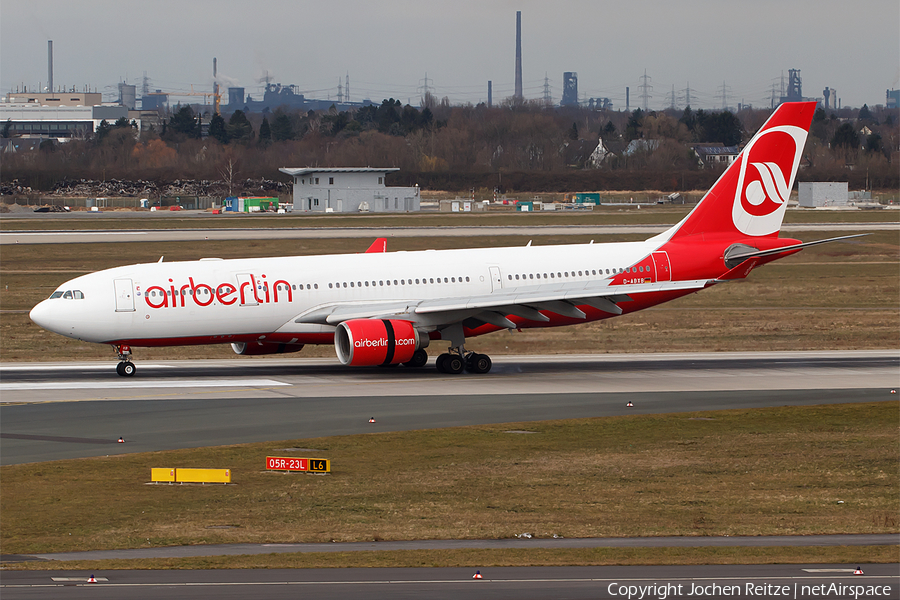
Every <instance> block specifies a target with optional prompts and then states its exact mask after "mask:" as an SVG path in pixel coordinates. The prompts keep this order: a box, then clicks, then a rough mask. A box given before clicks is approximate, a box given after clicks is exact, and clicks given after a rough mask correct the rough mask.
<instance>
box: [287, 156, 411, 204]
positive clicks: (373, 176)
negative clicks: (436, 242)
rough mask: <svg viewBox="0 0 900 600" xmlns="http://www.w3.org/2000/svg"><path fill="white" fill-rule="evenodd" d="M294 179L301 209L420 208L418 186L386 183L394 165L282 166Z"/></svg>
mask: <svg viewBox="0 0 900 600" xmlns="http://www.w3.org/2000/svg"><path fill="white" fill-rule="evenodd" d="M278 170H279V171H281V172H282V173H285V174H287V175H290V176H291V177H292V178H293V179H294V210H295V211H298V212H343V213H354V212H412V211H418V210H419V202H420V199H419V187H418V186H414V187H387V186H385V184H384V180H385V177H386V176H387V174H388V173H393V172H395V171H399V170H400V169H395V168H384V169H380V168H370V167H358V168H357V167H350V168H319V167H306V168H293V169H292V168H281V169H278Z"/></svg>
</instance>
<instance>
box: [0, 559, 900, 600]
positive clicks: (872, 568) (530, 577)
mask: <svg viewBox="0 0 900 600" xmlns="http://www.w3.org/2000/svg"><path fill="white" fill-rule="evenodd" d="M857 566H859V567H861V570H862V571H863V573H864V575H861V576H860V575H856V576H855V575H853V571H854V570H855V568H856V567H857ZM897 567H898V565H897V564H885V565H868V564H865V565H822V564H810V565H805V564H800V565H700V566H597V567H484V568H478V569H475V568H465V567H462V568H415V569H409V568H405V569H404V568H394V569H297V570H283V569H262V570H257V569H246V570H232V571H171V570H170V571H106V572H103V573H95V574H94V576H95V579H97V581H98V582H97V583H86V579H87V577H88V576H89V575H91V574H90V573H85V572H61V571H18V572H17V571H7V572H4V573H3V575H2V584H0V589H2V590H3V597H4V598H5V599H19V598H38V597H41V598H43V597H63V596H64V597H67V598H96V599H100V600H105V599H118V598H122V597H131V598H138V597H139V598H150V599H156V598H161V599H165V600H179V599H182V598H191V599H193V598H201V599H205V598H214V599H216V600H227V599H230V598H241V599H243V598H248V597H265V598H273V599H281V598H297V597H310V598H319V599H325V600H330V599H343V598H362V597H365V598H371V599H373V600H382V599H388V598H390V599H395V598H430V599H436V600H441V599H445V598H460V597H463V596H464V597H466V598H467V599H470V600H481V599H485V600H487V599H496V598H520V599H523V600H532V599H543V598H569V599H574V600H581V599H585V600H586V599H592V600H593V599H596V598H622V599H625V598H629V599H633V600H637V599H638V598H647V599H650V598H652V599H660V600H662V599H665V598H702V597H708V598H718V597H729V598H758V597H760V596H764V597H767V598H768V597H776V596H777V597H781V598H793V599H804V600H805V599H814V598H815V599H819V598H825V597H831V598H883V599H890V600H896V599H897V598H898V593H900V592H898V581H900V576H898V573H897V571H898V569H897ZM476 570H477V571H478V573H479V574H480V575H481V576H482V578H481V579H475V578H473V576H474V574H475V572H476ZM829 590H830V593H829Z"/></svg>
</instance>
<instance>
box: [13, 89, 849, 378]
mask: <svg viewBox="0 0 900 600" xmlns="http://www.w3.org/2000/svg"><path fill="white" fill-rule="evenodd" d="M815 108H816V104H815V103H814V102H798V103H788V104H783V105H781V106H780V107H779V108H778V109H777V110H776V111H775V112H774V113H773V114H772V116H771V117H770V118H769V119H768V121H766V123H765V124H764V125H763V126H762V128H761V129H760V130H759V131H758V132H757V134H756V135H755V136H754V137H753V139H752V140H751V141H750V142H749V143H748V144H747V146H746V147H745V148H744V150H743V152H741V154H740V155H739V156H738V158H737V159H736V160H735V162H734V163H733V164H732V165H731V166H729V167H728V169H727V170H726V171H725V172H724V173H723V174H722V176H721V177H720V178H719V180H718V181H717V182H716V183H715V185H714V186H713V187H712V188H711V189H710V190H709V192H707V194H706V195H705V196H704V197H703V199H702V200H701V201H700V203H699V204H698V205H697V206H696V207H695V208H694V209H693V210H692V211H691V212H690V214H688V215H687V216H686V217H685V218H684V219H683V220H682V221H681V222H680V223H678V224H677V225H675V226H674V227H672V228H671V229H669V230H668V231H666V232H664V233H661V234H659V235H656V236H654V237H652V238H650V239H648V240H646V241H643V242H619V243H605V244H594V243H590V244H573V245H562V246H547V247H535V246H531V245H530V243H529V245H528V246H525V247H516V248H492V249H471V250H441V251H434V250H427V251H422V252H386V251H384V250H385V247H384V243H383V240H380V241H379V242H376V244H374V245H373V247H372V248H370V249H369V251H368V252H367V253H365V254H341V255H329V256H299V257H285V258H264V259H238V260H221V259H215V258H207V259H201V260H199V261H190V262H171V263H166V262H159V263H152V264H139V265H129V266H124V267H116V268H113V269H107V270H104V271H99V272H96V273H91V274H89V275H84V276H82V277H77V278H75V279H73V280H71V281H68V282H66V283H64V284H63V285H61V286H60V287H59V289H57V290H56V291H55V292H53V294H52V295H51V296H50V298H49V299H47V300H44V301H43V302H41V303H40V304H38V305H37V306H35V307H34V309H33V310H32V311H31V319H32V320H33V321H34V322H35V323H37V324H38V325H40V326H41V327H43V328H45V329H48V330H50V331H53V332H56V333H59V334H61V335H65V336H68V337H72V338H76V339H79V340H84V341H88V342H96V343H102V344H111V345H112V346H113V347H114V348H115V350H116V353H117V354H118V356H119V359H120V361H121V362H120V363H119V364H118V367H117V372H118V373H119V375H123V376H130V375H134V373H135V366H134V363H133V362H132V361H131V357H132V354H131V347H133V346H182V345H190V344H222V343H230V344H231V345H232V348H233V349H234V351H235V352H236V353H238V354H245V355H255V354H277V353H282V352H296V351H298V350H300V349H301V348H303V346H304V344H334V347H335V350H336V352H337V356H338V359H340V361H341V362H342V363H343V364H345V365H396V364H401V363H402V364H404V365H406V366H409V367H421V366H424V365H425V364H426V363H427V362H428V355H427V354H426V352H425V348H426V347H427V346H428V344H429V342H430V341H433V340H443V341H445V342H447V343H448V344H449V350H448V351H447V352H446V353H443V354H441V355H440V356H439V357H438V359H437V368H438V370H440V371H442V372H444V373H461V372H462V371H464V370H467V371H470V372H475V373H486V372H488V371H489V370H490V368H491V359H490V358H489V357H488V356H486V355H484V354H477V353H473V352H468V351H466V349H465V345H464V344H465V340H466V338H469V337H474V336H479V335H483V334H485V333H490V332H493V331H498V330H501V329H525V328H531V327H555V326H560V325H573V324H577V323H587V322H590V321H596V320H599V319H607V318H609V317H614V316H616V315H621V314H627V313H632V312H635V311H638V310H641V309H644V308H647V307H650V306H655V305H657V304H660V303H663V302H667V301H669V300H673V299H675V298H679V297H681V296H684V295H686V294H690V293H693V292H696V291H698V290H702V289H704V288H707V287H709V286H711V285H714V284H717V283H719V282H723V281H728V280H732V279H740V278H744V277H746V276H747V275H748V274H749V273H750V271H751V270H753V269H754V268H756V267H758V266H760V265H763V264H765V263H767V262H770V261H773V260H776V259H778V258H783V257H785V256H788V255H790V254H793V253H795V252H797V251H799V250H800V249H801V248H803V247H805V246H809V245H812V244H818V243H823V242H826V241H832V240H820V241H817V242H810V243H807V244H803V243H801V242H800V241H799V240H793V239H783V238H779V237H778V231H779V229H780V227H781V222H782V218H783V217H784V211H785V208H786V207H787V200H788V196H789V195H790V191H791V189H792V187H793V184H794V177H795V176H796V173H797V166H798V164H799V162H800V156H801V153H802V151H803V147H804V144H805V143H806V136H807V131H808V129H809V126H810V123H811V121H812V116H813V112H814V111H815ZM845 237H853V236H845ZM834 239H844V238H834Z"/></svg>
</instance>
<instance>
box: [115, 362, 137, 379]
mask: <svg viewBox="0 0 900 600" xmlns="http://www.w3.org/2000/svg"><path fill="white" fill-rule="evenodd" d="M136 371H137V367H135V366H134V363H133V362H131V361H124V360H123V361H122V362H120V363H119V364H117V365H116V373H118V374H119V376H120V377H132V376H133V375H134V374H135V372H136Z"/></svg>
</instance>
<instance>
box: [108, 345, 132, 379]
mask: <svg viewBox="0 0 900 600" xmlns="http://www.w3.org/2000/svg"><path fill="white" fill-rule="evenodd" d="M113 348H115V350H116V354H117V355H118V357H119V361H120V362H119V364H117V365H116V373H118V374H119V376H120V377H132V376H133V375H134V374H135V372H137V367H135V366H134V363H133V362H131V346H126V345H124V344H122V345H121V346H113Z"/></svg>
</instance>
